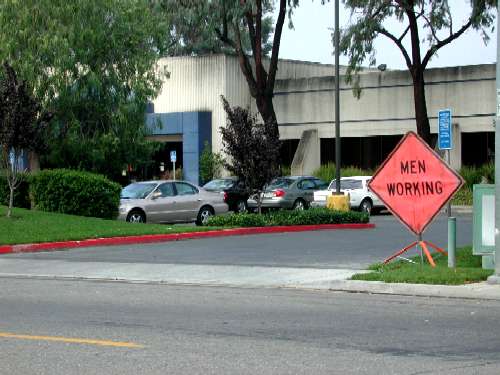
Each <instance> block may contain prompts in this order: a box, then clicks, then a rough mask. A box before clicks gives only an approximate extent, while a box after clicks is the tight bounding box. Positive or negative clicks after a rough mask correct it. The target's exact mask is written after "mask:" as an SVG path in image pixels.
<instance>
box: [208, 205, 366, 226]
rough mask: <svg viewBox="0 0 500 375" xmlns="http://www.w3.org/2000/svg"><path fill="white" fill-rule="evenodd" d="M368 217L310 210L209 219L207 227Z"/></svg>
mask: <svg viewBox="0 0 500 375" xmlns="http://www.w3.org/2000/svg"><path fill="white" fill-rule="evenodd" d="M368 221H369V216H368V215H367V214H365V213H361V212H354V211H350V212H340V211H333V210H330V209H328V208H311V209H309V210H305V211H287V210H280V211H274V212H270V213H267V214H263V215H255V214H248V213H245V214H232V215H221V216H214V217H211V218H210V220H209V221H208V224H207V225H209V226H217V227H264V226H277V225H318V224H350V223H367V222H368Z"/></svg>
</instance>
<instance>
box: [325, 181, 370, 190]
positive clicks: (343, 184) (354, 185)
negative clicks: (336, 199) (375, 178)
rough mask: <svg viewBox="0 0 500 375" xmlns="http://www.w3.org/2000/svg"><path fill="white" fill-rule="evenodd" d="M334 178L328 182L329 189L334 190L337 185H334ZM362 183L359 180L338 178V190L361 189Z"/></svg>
mask: <svg viewBox="0 0 500 375" xmlns="http://www.w3.org/2000/svg"><path fill="white" fill-rule="evenodd" d="M335 182H336V180H332V182H330V186H329V187H328V189H329V190H335V189H336V188H337V187H336V186H335ZM362 188H363V184H362V182H361V180H354V179H350V180H342V179H341V180H340V190H354V189H362Z"/></svg>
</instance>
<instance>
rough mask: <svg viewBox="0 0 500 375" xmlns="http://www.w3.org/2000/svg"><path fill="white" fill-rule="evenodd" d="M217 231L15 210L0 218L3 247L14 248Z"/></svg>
mask: <svg viewBox="0 0 500 375" xmlns="http://www.w3.org/2000/svg"><path fill="white" fill-rule="evenodd" d="M5 211H6V207H3V206H0V215H1V214H3V213H4V212H5ZM26 228H29V230H26ZM214 229H216V228H213V227H197V226H187V225H180V226H177V225H170V226H168V225H159V224H158V225H157V224H148V225H136V224H133V223H126V222H124V221H118V220H104V219H98V218H93V217H83V216H73V215H65V214H59V213H52V212H41V211H36V210H24V209H22V208H14V211H13V215H12V219H10V220H9V219H7V218H4V217H0V244H2V245H11V244H12V245H13V244H24V243H38V242H54V241H70V240H84V239H89V238H102V237H117V236H136V235H145V234H168V233H184V232H200V231H204V230H214Z"/></svg>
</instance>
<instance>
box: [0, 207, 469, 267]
mask: <svg viewBox="0 0 500 375" xmlns="http://www.w3.org/2000/svg"><path fill="white" fill-rule="evenodd" d="M372 222H373V223H375V224H376V228H375V229H364V230H328V231H316V232H302V233H282V234H269V235H250V236H237V237H223V238H211V239H202V240H187V241H178V242H168V243H158V244H147V245H126V246H110V247H100V248H85V249H72V250H70V251H57V252H50V253H38V254H14V255H5V256H2V258H6V259H9V258H23V259H46V260H64V261H68V262H112V263H148V264H155V263H156V264H192V265H194V264H196V265H235V266H264V267H307V268H340V269H363V268H365V267H366V266H367V265H369V264H371V263H374V262H379V261H382V260H383V259H385V258H386V257H388V256H389V255H391V254H392V253H394V252H396V251H397V250H399V249H401V248H403V247H405V246H406V245H408V244H409V243H411V242H412V241H414V240H415V236H414V235H413V234H412V233H411V232H409V231H408V230H407V229H406V228H405V227H403V226H402V225H401V224H400V223H399V222H398V221H397V220H396V219H395V218H394V217H393V216H391V215H380V216H373V217H372ZM424 239H426V240H429V241H431V242H434V243H435V244H437V245H440V246H442V247H446V241H447V218H446V216H444V215H441V216H439V217H437V218H436V220H435V221H434V222H433V223H432V225H431V226H430V227H429V228H428V230H427V231H426V232H425V234H424ZM457 243H458V246H464V245H470V244H471V243H472V216H471V215H470V214H468V215H458V216H457ZM415 254H416V253H415V252H413V253H412V254H411V255H415Z"/></svg>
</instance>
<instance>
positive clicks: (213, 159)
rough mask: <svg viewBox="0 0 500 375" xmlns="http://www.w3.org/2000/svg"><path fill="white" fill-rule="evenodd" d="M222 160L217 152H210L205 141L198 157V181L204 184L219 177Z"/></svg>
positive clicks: (208, 145) (222, 164)
mask: <svg viewBox="0 0 500 375" xmlns="http://www.w3.org/2000/svg"><path fill="white" fill-rule="evenodd" d="M223 166H224V159H223V157H222V155H221V154H220V153H218V152H212V148H211V147H210V144H209V143H208V142H207V141H205V145H204V148H203V152H202V153H201V155H200V180H201V183H202V184H205V183H207V182H209V181H211V180H213V179H214V178H219V177H220V176H221V171H222V167H223Z"/></svg>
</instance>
